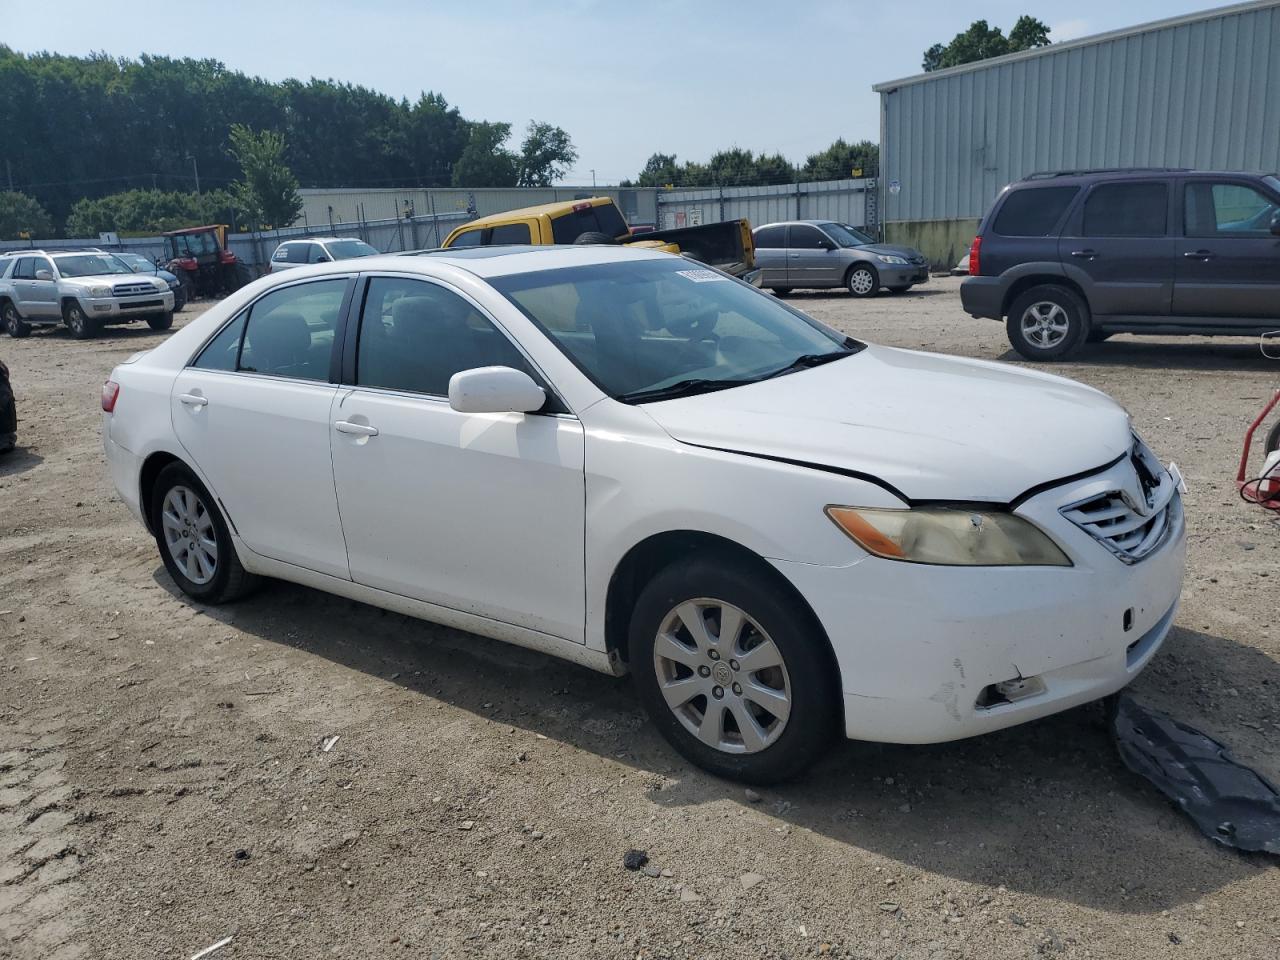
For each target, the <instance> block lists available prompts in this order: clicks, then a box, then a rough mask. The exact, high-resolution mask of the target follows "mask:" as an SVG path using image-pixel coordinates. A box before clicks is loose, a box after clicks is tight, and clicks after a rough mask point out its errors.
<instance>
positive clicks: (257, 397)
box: [170, 277, 355, 579]
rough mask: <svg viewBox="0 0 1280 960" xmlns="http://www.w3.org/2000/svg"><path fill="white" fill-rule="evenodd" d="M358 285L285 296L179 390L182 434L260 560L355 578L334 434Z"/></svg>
mask: <svg viewBox="0 0 1280 960" xmlns="http://www.w3.org/2000/svg"><path fill="white" fill-rule="evenodd" d="M354 283H355V280H354V278H353V277H338V278H325V279H322V280H305V281H301V282H298V283H291V284H288V285H285V286H280V287H276V288H275V289H273V290H271V291H270V292H269V293H266V294H264V295H263V296H262V297H260V298H259V299H258V300H256V301H254V302H253V303H252V304H251V305H250V306H249V307H247V308H246V309H245V310H243V311H242V312H241V313H240V314H238V315H237V316H236V318H235V319H234V320H232V321H231V322H230V323H228V324H227V325H226V326H225V327H223V328H222V330H221V331H220V332H219V333H218V334H217V335H216V336H215V337H214V338H213V339H212V340H210V341H209V343H208V344H207V345H206V346H205V347H204V349H203V350H202V351H201V352H200V354H199V355H198V356H197V357H196V359H195V360H194V361H193V362H192V363H191V365H189V366H188V367H187V368H186V369H184V370H183V371H182V372H181V373H180V374H178V378H177V380H176V381H175V382H174V387H173V397H172V400H171V404H170V411H171V415H172V419H173V427H174V431H175V432H176V433H177V435H178V439H179V441H180V442H181V443H182V446H183V447H184V448H185V449H186V451H187V453H188V454H189V455H190V457H191V459H192V461H193V462H194V463H195V465H196V467H197V468H198V469H199V471H200V473H201V474H202V475H203V476H204V479H205V480H206V481H207V482H208V485H209V487H210V488H211V490H212V492H213V494H214V496H216V497H217V498H218V499H219V500H220V501H221V502H222V504H223V507H224V508H225V513H226V514H227V516H228V518H229V520H230V521H231V525H232V526H233V527H234V528H235V530H236V532H237V533H238V534H239V536H240V537H241V539H242V540H243V541H244V542H245V543H246V544H247V545H248V546H249V548H250V549H251V550H253V551H254V552H255V553H259V554H261V555H262V556H264V557H270V558H272V559H275V560H281V561H284V562H285V563H291V564H294V565H296V566H299V567H305V568H307V569H309V570H314V571H317V572H318V573H324V574H328V575H330V576H334V577H341V578H343V579H348V578H349V569H348V567H347V550H346V544H345V543H344V542H343V539H342V525H341V523H340V522H339V519H338V499H337V495H336V494H335V492H334V488H333V464H332V454H331V451H330V433H331V427H330V423H329V418H330V411H331V408H332V406H333V401H334V397H335V395H336V394H337V387H336V386H335V385H334V384H333V383H332V382H331V380H334V379H336V377H337V369H338V368H337V366H336V361H335V346H334V344H335V340H336V332H337V329H338V326H339V321H340V319H341V317H342V315H343V314H344V312H345V310H346V304H347V302H348V300H349V298H350V291H351V289H352V288H353V287H354Z"/></svg>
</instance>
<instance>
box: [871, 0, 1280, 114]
mask: <svg viewBox="0 0 1280 960" xmlns="http://www.w3.org/2000/svg"><path fill="white" fill-rule="evenodd" d="M1267 7H1280V0H1249V2H1247V3H1233V4H1231V5H1230V6H1226V7H1214V8H1213V9H1210V10H1200V11H1197V12H1196V13H1187V14H1183V15H1181V16H1177V17H1168V18H1167V19H1164V20H1154V21H1152V22H1150V23H1140V24H1138V25H1137V26H1133V27H1122V28H1121V29H1119V30H1110V31H1108V32H1106V33H1095V34H1094V35H1092V36H1089V37H1078V38H1077V39H1075V40H1064V41H1062V42H1061V43H1051V44H1049V46H1047V47H1036V48H1034V49H1032V50H1020V51H1018V52H1017V53H1006V54H1005V55H1004V56H1002V57H991V58H990V59H988V60H975V61H974V62H973V63H962V64H960V66H958V67H947V68H946V69H945V70H934V71H931V72H929V73H917V74H914V75H912V76H909V77H903V78H902V79H900V80H886V81H885V82H883V83H877V84H874V85H872V87H871V89H872V90H873V91H875V92H876V93H892V92H893V91H894V90H896V89H897V88H898V87H904V86H908V85H910V84H915V83H925V82H927V81H930V80H942V79H945V78H946V77H954V76H958V75H959V74H964V73H973V72H975V71H978V70H986V69H988V68H990V67H998V66H1001V65H1003V64H1006V63H1014V62H1016V61H1018V60H1030V59H1032V58H1033V57H1043V56H1050V55H1052V54H1055V53H1059V52H1061V51H1063V50H1070V49H1072V48H1073V47H1087V46H1092V45H1093V44H1098V43H1106V42H1107V41H1109V40H1119V39H1121V38H1123V37H1131V36H1134V35H1135V34H1140V33H1149V32H1151V31H1154V30H1166V29H1168V28H1170V27H1180V26H1182V25H1184V24H1188V23H1199V22H1201V21H1203V20H1214V19H1216V18H1218V17H1229V16H1232V15H1233V14H1238V13H1248V12H1250V11H1253V10H1264V9H1266V8H1267Z"/></svg>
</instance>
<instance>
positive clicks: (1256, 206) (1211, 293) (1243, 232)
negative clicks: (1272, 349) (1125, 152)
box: [1173, 180, 1280, 323]
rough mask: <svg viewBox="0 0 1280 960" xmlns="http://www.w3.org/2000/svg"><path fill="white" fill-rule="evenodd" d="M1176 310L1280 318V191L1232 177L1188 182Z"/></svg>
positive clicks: (1205, 314)
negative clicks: (1276, 228)
mask: <svg viewBox="0 0 1280 960" xmlns="http://www.w3.org/2000/svg"><path fill="white" fill-rule="evenodd" d="M1182 196H1183V233H1184V236H1183V237H1182V238H1181V239H1179V240H1178V256H1177V257H1176V258H1175V262H1176V266H1175V270H1176V271H1177V277H1176V281H1175V283H1174V288H1173V312H1174V313H1175V314H1176V315H1178V316H1187V317H1217V318H1219V319H1221V320H1222V321H1223V322H1224V323H1229V322H1230V321H1231V320H1234V319H1267V320H1277V319H1280V237H1278V236H1276V235H1274V234H1273V233H1272V232H1271V220H1272V218H1273V217H1274V216H1275V215H1276V212H1277V211H1278V210H1280V196H1277V197H1271V196H1267V195H1266V194H1264V193H1262V192H1261V191H1260V190H1258V189H1256V188H1255V187H1254V186H1252V185H1250V184H1247V183H1241V182H1232V181H1230V180H1193V181H1190V182H1188V183H1186V184H1185V185H1184V186H1183V194H1182Z"/></svg>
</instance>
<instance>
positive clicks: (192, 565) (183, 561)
mask: <svg viewBox="0 0 1280 960" xmlns="http://www.w3.org/2000/svg"><path fill="white" fill-rule="evenodd" d="M160 523H161V526H162V527H163V528H164V542H165V546H166V547H167V548H168V550H169V556H171V557H172V558H173V562H174V563H176V564H177V565H178V569H179V570H181V571H182V572H183V574H185V575H186V577H187V579H189V580H190V581H191V582H192V583H194V584H197V585H199V586H204V585H205V584H206V583H208V582H209V581H211V580H212V579H213V577H214V574H216V573H217V572H218V540H217V536H216V534H215V532H214V528H213V516H212V515H211V514H210V513H209V508H208V507H207V506H205V503H204V501H203V500H202V499H200V495H199V494H197V493H196V492H195V491H194V490H192V489H191V488H189V487H184V486H173V487H170V488H169V492H168V493H166V494H165V496H164V503H163V505H162V506H161V510H160Z"/></svg>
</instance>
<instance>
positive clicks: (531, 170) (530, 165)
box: [516, 120, 578, 187]
mask: <svg viewBox="0 0 1280 960" xmlns="http://www.w3.org/2000/svg"><path fill="white" fill-rule="evenodd" d="M577 159H578V151H577V150H575V149H574V146H573V141H572V140H570V139H569V134H567V133H565V132H564V130H562V129H561V128H560V127H553V126H552V125H551V124H549V123H539V122H538V121H536V120H530V121H529V127H528V130H527V131H526V132H525V138H524V142H523V143H522V144H520V174H519V176H518V178H517V180H516V182H517V184H518V185H519V186H522V187H549V186H551V184H553V183H555V182H556V181H557V180H562V179H564V175H565V171H566V170H567V169H568V168H569V167H572V166H573V164H574V162H575V161H576V160H577Z"/></svg>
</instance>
